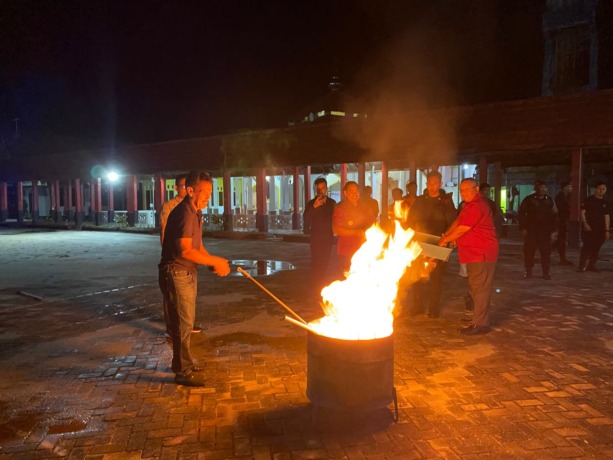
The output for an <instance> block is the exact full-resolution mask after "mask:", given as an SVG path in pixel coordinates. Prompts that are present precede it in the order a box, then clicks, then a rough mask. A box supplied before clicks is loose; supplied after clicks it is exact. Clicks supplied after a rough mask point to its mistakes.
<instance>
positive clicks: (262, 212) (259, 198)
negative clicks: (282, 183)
mask: <svg viewBox="0 0 613 460" xmlns="http://www.w3.org/2000/svg"><path fill="white" fill-rule="evenodd" d="M255 180H256V182H255V190H256V207H257V210H256V214H255V226H256V228H257V230H258V231H259V232H267V231H268V209H267V206H266V189H267V187H266V169H264V168H260V169H258V170H257V173H256V176H255Z"/></svg>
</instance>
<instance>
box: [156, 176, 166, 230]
mask: <svg viewBox="0 0 613 460" xmlns="http://www.w3.org/2000/svg"><path fill="white" fill-rule="evenodd" d="M154 181H155V183H154V185H153V206H155V226H156V227H159V226H160V212H161V211H162V206H164V203H165V202H166V179H164V176H162V175H161V174H157V175H156V176H155V179H154Z"/></svg>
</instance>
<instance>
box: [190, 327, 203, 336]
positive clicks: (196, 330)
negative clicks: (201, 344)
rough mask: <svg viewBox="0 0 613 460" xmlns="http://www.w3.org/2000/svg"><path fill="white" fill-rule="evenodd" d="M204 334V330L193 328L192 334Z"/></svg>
mask: <svg viewBox="0 0 613 460" xmlns="http://www.w3.org/2000/svg"><path fill="white" fill-rule="evenodd" d="M201 332H202V328H201V327H200V326H194V327H193V328H192V334H200V333H201Z"/></svg>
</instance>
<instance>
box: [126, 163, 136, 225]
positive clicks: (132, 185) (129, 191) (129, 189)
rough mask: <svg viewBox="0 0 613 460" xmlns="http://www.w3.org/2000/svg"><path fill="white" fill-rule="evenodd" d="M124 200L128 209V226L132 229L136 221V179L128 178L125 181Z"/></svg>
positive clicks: (133, 177) (134, 177)
mask: <svg viewBox="0 0 613 460" xmlns="http://www.w3.org/2000/svg"><path fill="white" fill-rule="evenodd" d="M126 200H127V208H128V226H130V227H134V226H135V225H136V222H137V219H138V202H137V200H138V178H137V177H136V176H134V175H132V176H128V177H127V180H126Z"/></svg>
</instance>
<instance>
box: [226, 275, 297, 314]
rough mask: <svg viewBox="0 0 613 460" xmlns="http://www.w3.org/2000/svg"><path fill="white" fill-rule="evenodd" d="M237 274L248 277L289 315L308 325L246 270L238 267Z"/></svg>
mask: <svg viewBox="0 0 613 460" xmlns="http://www.w3.org/2000/svg"><path fill="white" fill-rule="evenodd" d="M236 271H237V272H239V273H240V274H241V275H243V276H246V277H247V278H249V279H250V280H251V281H253V282H254V283H255V285H256V286H258V287H259V288H260V289H262V290H263V291H264V292H265V293H266V294H268V295H269V296H270V297H272V298H273V299H275V300H276V301H277V303H278V304H279V305H281V306H282V307H283V308H285V309H286V310H287V311H288V312H289V313H291V314H292V316H294V317H295V318H297V319H298V320H300V322H301V323H303V324H308V323H307V322H306V321H305V320H303V319H302V318H301V317H300V316H298V314H297V313H296V312H295V311H294V310H292V309H291V308H289V307H288V306H287V305H285V304H284V303H283V302H282V301H281V299H279V298H278V297H277V296H275V295H274V294H273V293H272V292H270V291H269V290H268V289H266V288H265V287H264V286H262V285H261V284H260V283H258V282H257V281H256V280H255V279H254V278H253V276H251V275H250V274H249V273H247V272H246V271H245V270H243V269H242V268H241V267H238V268H237V269H236Z"/></svg>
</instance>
